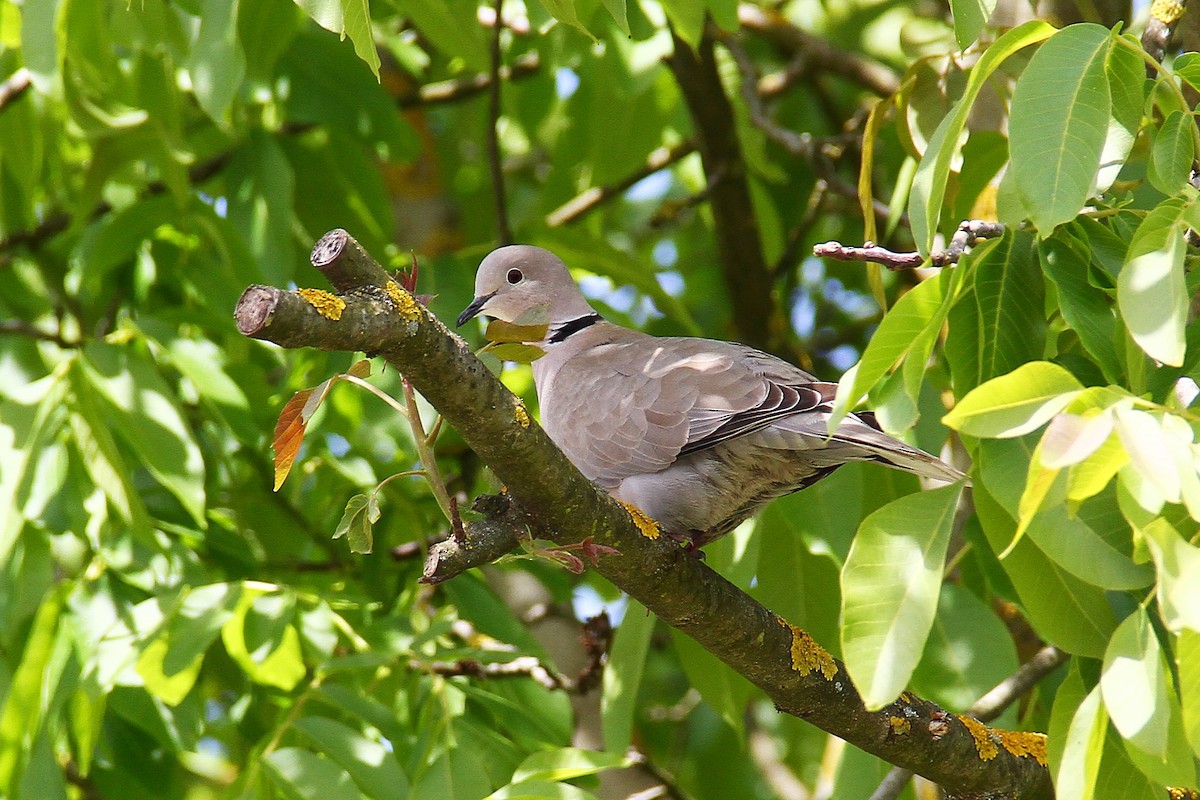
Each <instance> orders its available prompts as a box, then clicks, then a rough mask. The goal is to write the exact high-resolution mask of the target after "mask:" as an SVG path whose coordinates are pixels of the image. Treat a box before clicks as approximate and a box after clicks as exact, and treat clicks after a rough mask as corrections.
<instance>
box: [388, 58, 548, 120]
mask: <svg viewBox="0 0 1200 800" xmlns="http://www.w3.org/2000/svg"><path fill="white" fill-rule="evenodd" d="M540 68H541V63H540V59H539V58H538V54H537V53H525V54H523V55H521V56H518V57H517V58H516V59H515V60H514V61H513V64H512V66H511V67H509V66H505V65H501V67H500V70H499V72H500V79H501V80H502V81H514V80H519V79H521V78H527V77H529V76H530V75H533V74H535V73H537V71H538V70H539V69H540ZM492 86H493V83H492V73H491V72H490V71H489V72H487V73H480V74H478V75H471V76H468V77H466V78H455V79H453V80H448V81H435V82H433V83H426V84H424V85H423V86H420V87H418V88H417V89H416V90H414V91H412V92H409V93H407V94H404V95H401V96H400V97H398V98H396V104H397V105H398V106H400V108H404V109H408V108H416V107H418V106H435V105H441V104H442V103H456V102H458V101H459V100H467V99H469V98H472V97H475V96H476V95H480V94H483V93H484V92H486V91H488V89H490V88H491V87H492Z"/></svg>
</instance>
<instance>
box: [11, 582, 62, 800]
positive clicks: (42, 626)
mask: <svg viewBox="0 0 1200 800" xmlns="http://www.w3.org/2000/svg"><path fill="white" fill-rule="evenodd" d="M70 589H71V584H70V583H69V582H68V583H61V584H59V585H58V586H57V587H56V588H54V589H52V590H50V591H49V592H48V593H47V594H46V596H45V597H44V598H43V599H42V603H41V605H40V606H38V610H37V614H36V615H35V616H34V618H33V621H32V624H31V627H30V629H29V633H28V634H27V636H26V638H25V640H24V645H25V647H24V650H23V651H22V652H21V654H20V662H19V663H18V664H17V667H16V669H15V670H14V671H13V672H12V673H11V675H12V678H11V680H10V681H9V683H8V691H7V693H6V694H5V696H4V702H3V705H2V706H0V795H4V796H6V797H14V796H16V793H17V792H16V788H17V782H18V781H19V779H20V777H21V774H22V772H23V771H24V767H25V763H26V760H27V759H28V758H29V753H30V750H31V748H32V747H33V742H34V739H35V737H36V736H37V734H38V732H39V731H40V730H41V728H42V724H43V722H44V721H45V717H46V712H47V711H48V708H47V705H48V703H49V700H50V698H52V697H53V696H54V695H55V693H56V691H57V690H58V686H57V683H58V680H59V678H60V677H61V675H62V667H63V665H62V663H61V661H62V659H61V658H59V659H56V658H55V651H56V649H59V641H60V639H62V640H63V641H64V642H65V641H66V640H65V639H63V637H62V635H61V633H60V626H61V625H62V622H63V603H64V600H65V598H66V596H67V594H68V592H69V591H70ZM6 672H7V670H6Z"/></svg>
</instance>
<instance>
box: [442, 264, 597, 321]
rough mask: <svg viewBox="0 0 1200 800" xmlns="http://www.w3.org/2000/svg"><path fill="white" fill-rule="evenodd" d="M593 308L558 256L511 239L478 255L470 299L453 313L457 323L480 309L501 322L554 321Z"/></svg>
mask: <svg viewBox="0 0 1200 800" xmlns="http://www.w3.org/2000/svg"><path fill="white" fill-rule="evenodd" d="M595 313H596V312H595V310H594V309H593V308H592V307H591V306H589V305H588V302H587V300H586V299H584V296H583V293H582V292H581V291H579V287H578V286H576V285H575V281H574V280H572V279H571V273H569V272H568V271H567V265H566V264H564V263H563V262H562V259H560V258H559V257H558V256H556V255H554V253H551V252H550V251H549V250H543V249H542V248H540V247H533V246H531V245H527V244H514V245H509V246H508V247H501V248H500V249H498V250H493V251H492V252H491V253H488V255H487V257H486V258H484V259H483V262H482V263H481V264H480V265H479V271H478V272H476V273H475V299H474V300H472V301H471V304H470V305H469V306H467V307H466V308H465V309H463V312H462V313H461V314H459V315H458V324H459V325H460V326H461V325H462V324H463V323H465V322H466V321H467V320H469V319H471V318H473V317H476V316H478V315H480V314H483V315H485V316H488V317H492V318H493V319H498V320H502V321H504V322H513V323H517V324H525V325H535V324H538V323H548V324H550V325H554V324H556V323H562V322H567V321H569V320H573V319H577V318H579V317H586V316H588V315H592V314H595Z"/></svg>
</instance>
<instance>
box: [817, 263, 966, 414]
mask: <svg viewBox="0 0 1200 800" xmlns="http://www.w3.org/2000/svg"><path fill="white" fill-rule="evenodd" d="M945 283H946V277H945V273H943V275H942V276H939V277H938V278H936V279H930V280H927V281H922V282H921V283H920V284H918V285H917V286H915V287H914V288H913V289H911V290H909V291H908V292H907V293H906V294H905V295H904V296H903V297H901V298H900V299H899V300H898V301H896V305H894V306H892V309H891V311H889V312H888V313H887V314H886V315H885V316H884V318H883V321H882V322H880V323H879V328H878V329H877V330H876V331H875V334H874V335H873V336H872V337H871V341H870V342H868V343H867V348H866V350H864V351H863V355H862V358H861V359H859V362H858V364H856V365H855V366H854V367H852V368H851V369H850V370H848V371H847V372H846V374H845V375H843V376H842V379H841V381H840V382H839V383H838V390H837V396H836V397H835V398H834V401H833V413H832V414H831V416H830V420H829V425H830V429H829V430H830V432H831V433H832V432H833V431H834V430H835V429H836V428H837V426H838V424H839V423H840V422H841V420H842V419H843V418H845V416H846V413H847V412H848V411H850V410H851V409H852V408H854V406H855V405H857V403H858V401H859V400H861V399H862V397H863V395H865V394H866V393H867V391H868V390H869V389H870V388H871V387H873V386H874V385H875V384H876V383H878V381H879V379H880V378H882V377H883V376H884V375H885V374H887V372H888V370H890V369H892V367H894V366H895V365H896V362H898V361H899V360H900V359H901V358H903V357H904V356H906V355H907V354H908V353H909V352H910V351H911V350H912V349H913V346H914V344H915V343H916V342H918V341H920V340H921V339H922V336H923V334H925V333H926V332H927V331H930V330H940V329H941V327H942V323H943V322H944V321H945V319H946V313H947V311H948V310H949V309H948V308H947V306H946V303H945V302H944V300H945V296H946V295H945V291H946V289H945V286H944V284H945Z"/></svg>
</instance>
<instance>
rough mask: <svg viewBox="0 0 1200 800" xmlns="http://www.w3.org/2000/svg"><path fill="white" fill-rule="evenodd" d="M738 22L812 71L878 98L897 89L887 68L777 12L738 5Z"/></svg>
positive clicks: (755, 6)
mask: <svg viewBox="0 0 1200 800" xmlns="http://www.w3.org/2000/svg"><path fill="white" fill-rule="evenodd" d="M738 22H740V23H741V25H742V27H743V28H746V29H747V30H751V31H753V32H755V33H756V34H758V35H760V36H762V37H763V38H764V39H767V40H769V41H770V42H772V43H773V44H774V45H775V46H776V47H779V48H782V49H783V50H786V51H787V52H788V53H789V54H791V55H803V56H805V57H806V58H807V59H808V63H809V64H810V65H811V66H812V67H813V68H814V69H820V70H822V71H824V72H827V73H829V74H831V75H839V76H841V77H843V78H847V79H849V80H851V81H853V82H854V83H857V84H858V85H859V86H862V87H863V88H865V89H867V90H868V91H870V92H872V93H874V94H877V95H879V96H880V97H887V96H889V95H891V94H893V93H895V92H896V90H897V89H899V88H900V80H899V79H898V78H897V77H896V73H895V72H893V71H892V70H891V69H889V68H888V67H886V66H884V65H883V64H880V63H879V62H878V61H872V60H871V59H869V58H866V57H865V56H862V55H859V54H858V53H853V52H850V51H849V50H842V49H841V48H839V47H835V46H834V45H833V44H831V43H830V42H828V41H826V40H825V39H822V38H821V37H819V36H814V35H813V34H811V33H808V32H807V31H804V30H801V29H800V28H798V27H796V26H795V25H793V24H792V23H791V22H789V21H788V20H787V19H786V18H784V16H783V15H782V14H780V13H779V12H778V11H773V10H771V9H769V8H762V7H759V6H757V5H751V4H750V3H740V4H739V5H738Z"/></svg>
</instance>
